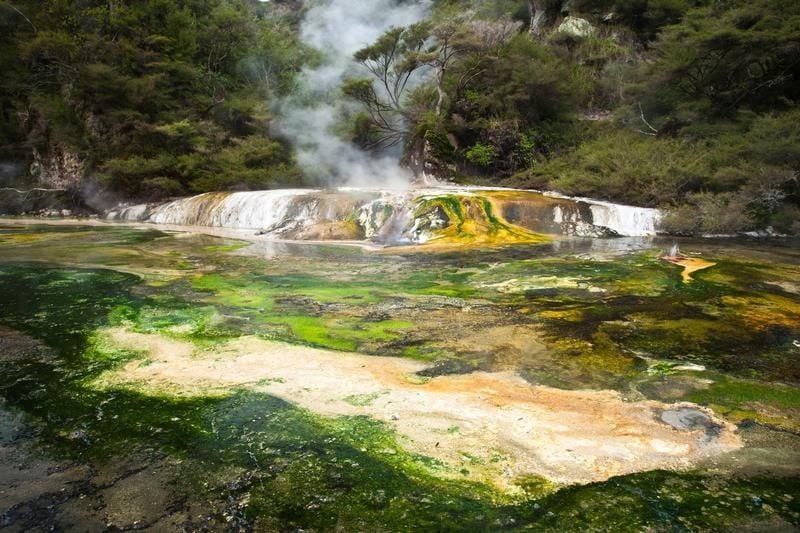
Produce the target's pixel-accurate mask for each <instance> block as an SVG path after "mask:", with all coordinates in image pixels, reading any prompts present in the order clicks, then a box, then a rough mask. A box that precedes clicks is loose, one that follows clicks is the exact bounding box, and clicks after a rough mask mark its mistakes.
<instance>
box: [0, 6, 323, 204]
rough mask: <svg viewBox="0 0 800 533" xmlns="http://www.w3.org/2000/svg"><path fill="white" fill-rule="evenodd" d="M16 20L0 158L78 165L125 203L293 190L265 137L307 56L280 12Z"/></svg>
mask: <svg viewBox="0 0 800 533" xmlns="http://www.w3.org/2000/svg"><path fill="white" fill-rule="evenodd" d="M14 7H15V12H14V16H15V17H16V18H15V19H14V20H13V21H12V22H10V23H9V24H8V25H7V26H4V28H3V29H4V30H6V31H3V32H2V33H3V36H2V37H1V38H0V63H1V64H2V65H3V70H4V72H6V73H11V74H12V75H10V76H4V79H3V80H2V81H0V144H2V145H3V148H2V152H3V155H7V156H8V157H10V158H14V159H21V157H20V155H21V154H23V157H26V156H25V155H24V154H26V153H27V154H30V153H31V152H30V150H31V149H33V150H36V151H37V152H38V153H42V154H58V153H61V152H64V151H70V152H71V153H76V154H77V155H78V156H79V157H80V159H81V160H83V161H84V162H85V163H86V172H87V174H88V175H90V176H95V177H96V178H97V179H98V180H99V181H100V183H101V184H103V185H105V186H106V188H108V189H110V190H113V191H115V192H117V193H120V194H121V195H124V196H140V197H150V198H158V197H163V196H170V195H175V194H185V193H187V192H189V191H203V190H210V189H218V188H227V187H232V186H235V187H239V188H242V187H245V188H247V187H270V186H276V185H283V184H292V183H296V181H297V179H298V173H297V170H296V168H295V167H294V164H293V162H292V155H291V151H290V150H289V148H288V147H287V146H286V145H284V144H282V143H280V142H277V141H275V140H272V139H269V138H268V136H267V131H268V123H269V121H270V119H271V116H270V113H269V112H268V107H267V103H268V101H269V100H270V99H271V98H274V97H275V96H277V95H280V94H281V93H283V92H285V91H288V90H290V89H291V84H292V80H293V78H294V72H295V71H297V70H298V69H299V67H300V65H301V64H302V63H303V61H305V60H306V59H307V57H308V54H307V52H306V51H305V50H304V49H303V47H302V46H300V45H299V44H298V39H297V35H296V32H295V31H294V29H293V27H292V25H291V24H292V20H290V18H288V17H286V16H285V15H283V14H282V13H284V11H283V10H282V9H280V6H279V5H275V6H274V7H271V6H265V5H263V4H259V3H256V2H251V1H249V0H226V1H220V0H182V1H178V2H171V1H166V0H156V1H152V2H136V3H120V2H99V1H81V2H76V1H72V0H54V1H52V2H35V1H19V2H15V3H14ZM3 15H4V16H3V17H0V19H2V20H3V21H5V20H6V17H5V11H4V13H3ZM23 17H24V19H23ZM26 20H27V22H28V23H25V21H26ZM20 59H21V61H19V60H20ZM23 110H24V111H23Z"/></svg>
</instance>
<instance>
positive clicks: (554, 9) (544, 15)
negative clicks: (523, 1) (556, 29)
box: [528, 0, 560, 37]
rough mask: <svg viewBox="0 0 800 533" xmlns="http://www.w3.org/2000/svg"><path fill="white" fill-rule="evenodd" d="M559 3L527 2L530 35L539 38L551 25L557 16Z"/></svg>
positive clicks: (549, 0) (550, 0) (539, 0)
mask: <svg viewBox="0 0 800 533" xmlns="http://www.w3.org/2000/svg"><path fill="white" fill-rule="evenodd" d="M559 5H560V2H555V1H553V0H528V12H529V13H530V16H531V26H530V33H531V35H533V36H535V37H541V36H542V35H543V34H544V32H545V30H546V29H547V28H549V27H550V26H552V25H553V23H554V22H555V20H556V17H557V16H558V8H559Z"/></svg>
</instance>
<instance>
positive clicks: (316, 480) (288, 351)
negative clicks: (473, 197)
mask: <svg viewBox="0 0 800 533" xmlns="http://www.w3.org/2000/svg"><path fill="white" fill-rule="evenodd" d="M669 244H670V243H663V244H662V243H658V242H652V241H632V240H605V241H562V242H556V243H553V244H546V245H540V246H535V247H528V246H517V247H513V248H508V249H502V250H487V251H483V252H480V251H472V252H468V253H464V252H460V253H452V254H451V253H438V254H418V253H411V254H404V253H403V252H402V250H396V249H395V250H392V249H387V250H384V251H381V252H380V253H375V252H366V251H363V250H361V249H358V248H343V247H326V246H313V245H292V244H280V243H269V242H265V241H257V242H256V244H255V245H253V246H250V247H247V243H242V242H240V241H234V240H229V239H225V238H220V237H208V236H203V235H192V234H185V233H176V234H169V233H163V232H160V231H157V230H154V229H152V228H150V229H133V228H126V227H122V226H119V227H104V226H101V227H95V228H91V227H82V226H51V227H32V226H25V225H16V224H15V225H8V226H5V227H0V327H1V328H2V329H0V348H1V349H2V358H1V359H0V385H1V386H2V389H0V390H1V391H2V396H3V398H4V401H5V403H4V405H3V413H4V414H3V417H0V420H1V421H2V425H3V428H4V433H3V435H4V437H3V439H4V440H3V441H2V446H3V448H2V453H3V469H4V472H5V474H4V475H3V476H2V478H3V480H4V483H5V485H3V486H2V487H0V496H2V497H3V499H2V502H3V505H4V506H6V507H7V509H5V514H3V518H2V520H3V522H2V523H3V525H5V526H6V527H9V528H12V530H13V529H17V530H30V529H31V528H33V527H34V526H35V527H40V528H42V529H48V528H51V527H54V528H56V529H58V528H61V529H67V530H86V529H94V528H95V526H97V528H101V527H105V528H110V529H113V528H130V527H135V528H141V527H148V526H149V527H152V528H153V530H157V531H163V530H180V529H181V528H183V529H189V530H201V529H210V530H216V529H240V530H248V529H256V530H276V529H295V528H303V529H323V530H324V529H332V528H336V527H340V528H344V529H348V530H365V529H369V530H375V529H390V530H397V529H411V528H414V527H416V528H426V527H427V528H430V527H432V526H433V525H440V524H443V523H447V524H453V528H457V529H460V528H463V529H472V530H474V529H500V528H511V529H513V528H517V527H519V528H522V527H526V526H527V527H531V526H533V527H536V528H538V529H553V530H564V529H584V530H585V529H598V530H607V529H615V530H641V529H647V528H649V529H656V530H662V529H670V530H672V529H731V528H740V529H752V528H756V527H759V528H767V529H787V528H791V527H793V526H797V524H798V523H800V522H799V521H800V515H798V512H800V509H799V508H798V501H797V498H798V497H800V495H799V494H798V472H797V469H798V467H797V466H796V465H798V464H800V452H799V451H798V450H800V447H799V445H798V442H799V439H798V437H797V433H798V431H799V430H800V428H799V426H800V423H798V415H799V413H800V399H799V397H798V396H799V395H798V391H797V382H798V380H799V379H800V369H799V368H798V367H799V366H800V365H798V363H797V361H798V356H800V346H798V345H800V342H798V340H800V327H799V326H798V325H799V324H800V295H798V292H797V290H796V289H797V287H796V284H797V280H798V279H800V272H799V270H800V269H799V268H798V266H797V265H798V264H799V263H800V261H798V260H799V259H800V257H798V252H797V248H796V247H793V246H791V245H785V246H780V245H779V246H772V247H769V248H768V247H765V246H762V245H759V246H754V245H750V244H731V243H721V244H715V243H707V242H704V243H693V242H682V243H681V248H682V249H683V250H684V251H686V252H687V253H691V254H697V255H692V257H700V258H701V259H704V260H707V261H710V262H713V263H716V264H715V265H714V266H713V267H710V268H706V269H703V270H698V271H695V272H693V273H692V282H691V283H685V282H684V280H683V279H682V277H681V267H680V266H676V265H670V264H667V263H665V262H663V261H661V260H660V259H659V258H660V256H661V255H662V253H663V249H665V248H668V247H669ZM6 430H7V431H6ZM122 457H125V459H124V460H123V459H122ZM635 472H640V473H635ZM592 481H594V482H595V483H591V484H588V485H585V484H584V483H586V482H592ZM157 487H158V488H157ZM9 495H11V496H9ZM100 524H103V525H102V526H101V525H100Z"/></svg>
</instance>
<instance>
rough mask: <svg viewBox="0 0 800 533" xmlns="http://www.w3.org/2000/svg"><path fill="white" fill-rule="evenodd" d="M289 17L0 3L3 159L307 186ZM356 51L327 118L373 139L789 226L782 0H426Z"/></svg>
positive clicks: (483, 167)
mask: <svg viewBox="0 0 800 533" xmlns="http://www.w3.org/2000/svg"><path fill="white" fill-rule="evenodd" d="M305 3H306V4H311V3H313V2H311V1H310V0H307V1H306V2H305ZM303 9H304V3H303V2H301V1H299V0H298V1H283V2H276V1H273V2H264V3H262V2H258V1H257V0H180V1H166V0H157V1H151V2H146V3H127V2H117V1H107V0H105V1H100V0H53V1H48V2H38V1H34V0H2V1H0V64H2V66H3V71H4V76H3V79H2V80H0V146H2V148H0V161H3V160H6V161H20V160H25V163H26V165H29V164H30V163H34V164H35V166H37V167H38V171H39V173H40V175H42V176H43V177H45V178H46V177H47V176H48V175H51V176H52V175H55V174H69V173H70V172H72V173H73V174H76V175H77V174H80V175H82V176H88V177H91V178H92V179H93V180H96V181H98V182H99V183H100V184H101V185H104V186H106V188H110V189H113V190H118V191H121V192H123V193H124V194H125V195H127V196H136V197H163V196H167V195H177V194H186V193H189V192H195V191H205V190H218V189H231V188H263V187H275V186H283V185H291V184H303V183H308V182H307V181H304V178H303V176H302V172H301V171H300V170H299V169H298V168H297V167H296V165H295V163H294V160H293V154H292V150H291V146H290V145H289V143H288V142H287V141H285V140H282V139H280V138H277V137H275V136H271V134H270V133H269V132H270V127H269V124H270V122H271V120H272V116H273V114H274V113H275V112H276V107H275V106H274V105H273V104H274V103H275V102H277V101H278V100H279V98H280V96H282V95H285V94H287V93H289V92H291V91H292V89H293V83H296V77H295V74H296V73H297V72H298V70H299V69H300V68H301V67H302V66H303V65H308V64H313V63H314V62H315V61H317V60H318V58H317V56H316V55H315V54H314V53H313V51H310V50H308V49H306V48H305V47H304V46H303V45H302V43H301V42H300V41H299V37H298V31H297V22H298V20H299V19H300V18H301V17H302V14H303ZM356 59H357V60H358V61H360V62H361V63H363V64H364V65H365V66H367V67H369V70H370V71H372V72H371V73H370V72H369V71H368V70H365V71H364V76H363V78H360V79H359V78H356V79H352V80H349V81H348V82H347V83H346V84H345V86H344V87H343V91H344V94H345V95H346V96H348V97H351V98H353V99H355V100H356V101H360V102H361V104H363V110H364V112H363V113H360V114H359V113H356V114H351V115H349V116H348V117H347V118H346V120H347V121H349V122H350V124H351V125H350V126H349V127H345V126H344V125H343V126H342V127H341V128H339V131H340V132H349V135H350V138H351V140H353V141H354V142H356V143H358V144H361V145H362V146H364V147H365V148H367V149H370V150H379V149H382V148H385V147H386V146H389V145H395V144H404V145H405V147H406V154H407V158H408V162H409V163H413V162H417V163H419V162H422V164H425V165H426V166H427V167H428V168H429V169H431V170H433V171H435V172H436V173H437V174H438V175H439V176H440V177H444V178H447V179H454V180H456V181H468V182H490V183H493V184H502V185H514V186H525V187H535V188H548V189H556V190H560V191H562V192H565V193H569V194H579V195H586V196H594V197H599V198H605V199H610V200H615V201H621V202H627V203H631V204H637V205H646V206H660V207H669V208H670V209H671V214H670V215H669V216H668V217H667V219H666V221H665V224H666V226H667V227H668V228H669V229H671V230H673V231H677V232H687V233H691V232H711V233H719V232H733V231H741V230H749V229H756V228H763V227H766V226H769V225H772V226H774V227H775V228H776V229H777V230H779V231H784V232H800V222H799V220H800V178H799V177H798V176H799V174H798V173H800V127H798V124H799V123H800V110H798V107H797V104H798V98H800V3H797V2H795V1H793V0H570V1H568V2H562V1H560V0H527V1H526V0H499V1H497V0H494V1H487V0H437V1H435V2H434V7H433V10H432V12H431V16H430V17H429V19H428V20H426V21H424V22H423V23H421V24H418V25H415V26H413V27H409V28H398V29H395V30H392V31H391V32H389V33H388V34H387V35H385V36H384V37H383V38H381V39H380V40H379V41H377V42H376V43H374V44H373V45H371V46H369V47H367V48H365V49H364V50H362V51H361V52H359V53H358V54H356ZM409 80H410V83H406V82H408V81H409ZM420 80H423V82H420ZM424 80H427V81H424ZM385 82H389V85H385ZM384 86H385V87H392V90H390V91H386V90H383V89H382V88H381V87H384ZM343 120H344V119H343ZM342 134H348V133H342ZM44 181H46V180H44Z"/></svg>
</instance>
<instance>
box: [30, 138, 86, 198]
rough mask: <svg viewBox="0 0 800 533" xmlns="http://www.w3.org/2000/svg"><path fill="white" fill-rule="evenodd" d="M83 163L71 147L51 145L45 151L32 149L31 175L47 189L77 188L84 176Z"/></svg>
mask: <svg viewBox="0 0 800 533" xmlns="http://www.w3.org/2000/svg"><path fill="white" fill-rule="evenodd" d="M84 170H85V165H84V162H83V160H82V159H81V158H80V156H79V155H78V154H77V152H75V151H74V150H73V149H71V148H68V147H66V146H59V145H56V146H52V147H50V148H48V150H47V151H46V152H40V151H39V150H37V149H36V148H34V149H33V164H31V169H30V172H31V175H32V176H33V177H35V178H36V179H37V180H38V182H39V184H40V185H41V186H42V187H46V188H49V189H73V190H74V189H78V188H79V187H80V185H81V180H82V179H83V176H84Z"/></svg>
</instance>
